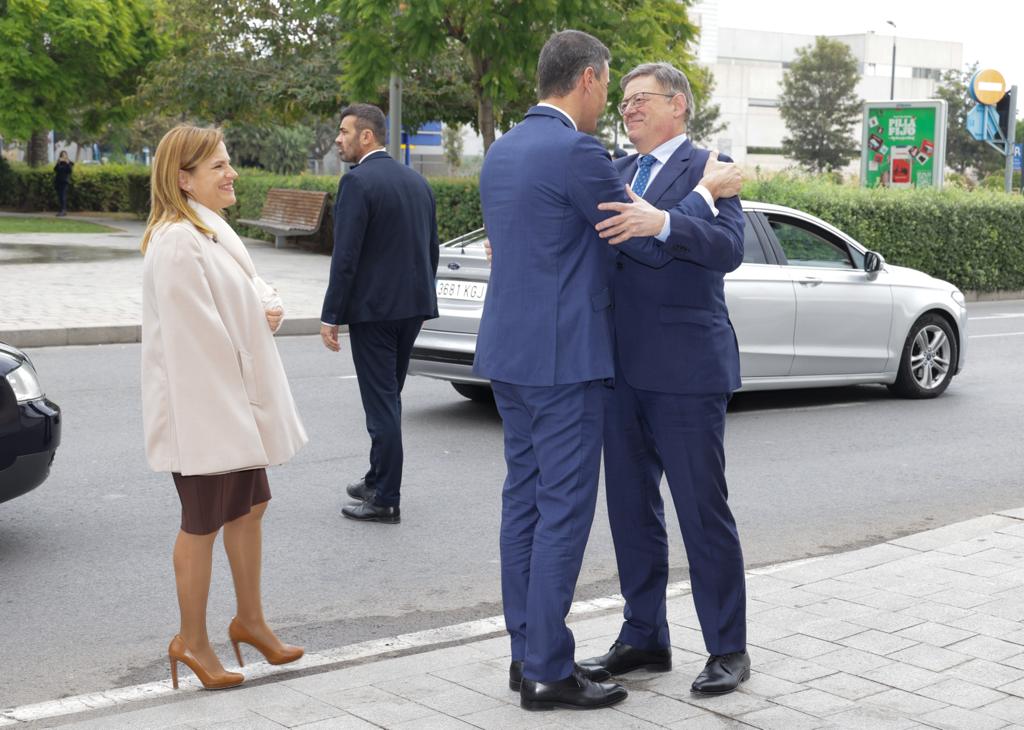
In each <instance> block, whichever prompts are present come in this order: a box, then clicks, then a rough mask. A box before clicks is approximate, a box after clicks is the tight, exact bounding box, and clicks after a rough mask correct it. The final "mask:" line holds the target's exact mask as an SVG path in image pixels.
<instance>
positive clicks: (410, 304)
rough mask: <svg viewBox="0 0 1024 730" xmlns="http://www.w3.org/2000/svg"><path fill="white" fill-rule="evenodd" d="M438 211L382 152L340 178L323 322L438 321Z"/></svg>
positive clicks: (415, 177) (413, 177) (417, 181)
mask: <svg viewBox="0 0 1024 730" xmlns="http://www.w3.org/2000/svg"><path fill="white" fill-rule="evenodd" d="M438 256H439V250H438V240H437V212H436V209H435V204H434V193H433V191H432V190H431V189H430V185H428V184H427V181H426V180H425V179H423V176H422V175H420V174H419V173H418V172H416V171H415V170H413V169H411V168H408V167H406V166H405V165H401V164H399V163H398V162H396V161H395V160H393V159H392V158H391V157H390V156H389V155H388V154H387V153H386V152H384V151H383V150H382V151H380V152H375V153H373V154H372V155H370V156H369V157H367V158H366V159H365V160H363V162H362V163H361V164H359V165H356V166H355V167H353V168H352V169H351V170H350V171H349V172H347V173H346V174H344V175H342V176H341V182H340V183H339V184H338V196H337V199H336V200H335V202H334V252H333V253H332V255H331V277H330V283H329V284H328V286H327V293H326V295H324V306H323V312H322V313H321V315H320V321H321V322H325V323H327V324H350V323H353V322H381V321H386V320H394V319H407V318H410V317H424V318H426V319H430V318H432V317H436V316H437V291H436V287H435V284H434V280H435V276H436V274H437V260H438Z"/></svg>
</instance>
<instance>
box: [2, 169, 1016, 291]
mask: <svg viewBox="0 0 1024 730" xmlns="http://www.w3.org/2000/svg"><path fill="white" fill-rule="evenodd" d="M148 175H149V171H148V168H145V167H141V166H130V165H102V166H100V165H76V166H75V173H74V177H73V179H72V186H71V190H70V194H69V207H70V208H71V209H72V210H96V211H131V212H134V213H136V214H138V215H141V216H144V215H145V214H146V212H147V208H148V203H149V177H148ZM337 184H338V181H337V178H336V177H334V176H315V175H295V176H284V175H271V174H267V173H264V172H261V171H256V170H242V171H241V176H240V177H239V179H238V181H237V182H236V183H235V190H236V192H237V195H238V205H236V206H232V208H230V209H229V210H228V211H227V212H228V217H229V219H230V220H231V221H232V223H234V222H235V221H237V220H238V219H239V218H258V217H259V214H260V210H261V209H262V207H263V201H264V200H265V199H266V196H267V191H268V190H269V189H270V188H272V187H288V188H299V189H303V190H322V191H325V192H327V193H328V194H329V201H330V203H331V205H333V200H334V193H335V191H336V189H337ZM430 185H431V187H432V188H433V189H434V193H435V196H436V198H437V219H438V220H437V222H438V232H439V234H440V236H441V240H447V239H449V238H454V237H455V236H458V235H461V234H463V233H466V232H467V231H470V230H473V229H474V228H478V227H479V226H480V225H482V223H481V221H482V215H481V212H480V197H479V193H478V186H477V181H476V180H474V179H467V178H453V179H448V178H443V179H442V178H435V179H432V180H430ZM743 197H744V198H745V199H747V200H760V201H762V202H766V203H777V204H779V205H788V206H790V207H793V208H798V209H800V210H804V211H807V212H808V213H811V214H812V215H816V216H818V217H819V218H822V219H824V220H826V221H828V222H829V223H831V224H832V225H834V226H836V227H837V228H840V229H841V230H843V231H845V232H846V233H848V234H849V235H851V236H853V237H854V238H855V239H857V240H858V241H860V243H862V244H863V245H865V246H867V247H868V248H870V249H873V250H875V251H878V252H879V253H881V254H882V255H883V256H885V258H886V260H887V261H889V262H890V263H893V264H896V265H900V266H910V267H913V268H915V269H920V270H921V271H925V272H927V273H929V274H932V275H933V276H937V277H939V278H941V279H946V280H948V281H951V282H953V283H954V284H956V285H957V286H959V287H960V288H961V289H967V290H977V291H995V290H1000V289H1003V290H1020V289H1024V198H1021V196H1019V195H1010V196H1007V195H1005V194H1003V193H1000V192H990V191H985V190H974V191H966V190H961V189H957V188H954V187H952V186H950V187H947V188H946V189H945V190H943V191H936V190H892V189H871V190H868V189H863V188H858V187H851V186H843V185H833V184H828V183H826V182H823V181H821V180H814V179H800V178H792V177H788V176H785V175H779V176H776V177H774V178H771V179H766V180H751V181H748V182H747V183H746V184H745V185H744V187H743ZM55 206H56V195H55V193H54V190H53V173H52V170H51V169H49V168H42V169H30V168H28V167H25V166H24V165H17V164H16V165H10V166H8V165H5V164H0V207H9V208H18V209H21V210H53V209H54V208H55ZM327 216H328V219H327V221H326V225H325V226H324V227H323V230H322V231H321V233H320V235H319V236H316V237H312V238H309V239H305V240H304V241H302V244H303V245H304V246H306V247H308V248H313V249H314V250H319V251H329V250H330V247H331V242H330V236H331V228H332V219H331V211H330V209H329V210H328V213H327ZM239 230H240V232H241V233H243V234H246V235H250V236H254V237H257V238H264V239H268V240H269V239H270V238H271V237H270V236H269V235H268V234H266V233H264V232H263V231H262V230H260V229H256V228H249V227H245V226H242V227H240V228H239Z"/></svg>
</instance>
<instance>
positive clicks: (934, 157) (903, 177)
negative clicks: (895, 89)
mask: <svg viewBox="0 0 1024 730" xmlns="http://www.w3.org/2000/svg"><path fill="white" fill-rule="evenodd" d="M945 163H946V102H945V101H942V100H941V99H929V100H927V101H868V102H865V103H864V129H863V134H862V136H861V156H860V180H861V185H863V186H865V187H869V188H875V187H892V188H929V187H936V188H941V187H942V177H943V174H944V172H945V166H946V165H945Z"/></svg>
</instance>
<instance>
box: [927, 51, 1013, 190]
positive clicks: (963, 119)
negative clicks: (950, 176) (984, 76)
mask: <svg viewBox="0 0 1024 730" xmlns="http://www.w3.org/2000/svg"><path fill="white" fill-rule="evenodd" d="M977 70H978V64H977V62H975V63H974V64H972V65H971V67H970V68H968V69H967V70H966V71H953V70H950V71H947V72H946V73H945V74H943V76H942V82H941V83H940V84H939V87H938V88H937V89H936V90H935V98H937V99H943V100H945V102H946V165H947V166H948V167H949V168H950V169H952V170H955V171H957V172H959V173H960V174H964V173H966V172H967V171H968V170H973V171H974V173H975V175H977V177H978V179H981V178H983V177H985V176H986V175H988V174H991V173H994V172H998V171H1001V170H1002V169H1003V166H1004V165H1005V164H1006V163H1005V158H1003V157H1000V156H999V153H998V152H996V151H995V150H994V149H992V148H991V147H989V146H988V145H987V144H985V143H984V142H980V141H978V140H976V139H974V137H972V136H971V135H970V133H969V132H968V131H967V113H968V112H969V111H970V110H971V109H973V108H974V105H975V104H976V103H977V102H975V101H974V99H972V98H971V95H970V92H969V91H968V90H967V89H968V84H969V83H970V81H971V77H972V76H974V74H975V73H976V72H977ZM1018 141H1019V138H1018Z"/></svg>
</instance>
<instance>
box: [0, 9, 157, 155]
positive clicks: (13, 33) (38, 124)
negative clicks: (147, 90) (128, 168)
mask: <svg viewBox="0 0 1024 730" xmlns="http://www.w3.org/2000/svg"><path fill="white" fill-rule="evenodd" d="M154 7H155V6H154V3H152V2H146V1H145V0H17V1H12V2H4V3H2V6H0V99H2V102H0V133H2V134H4V135H5V136H9V137H15V138H19V139H29V138H32V139H33V140H34V142H35V144H33V145H31V146H30V161H32V162H34V163H39V162H41V161H42V160H40V159H38V157H39V145H38V141H39V140H40V139H43V140H45V134H46V132H47V131H48V130H50V129H57V130H61V129H67V128H71V127H75V128H77V129H80V130H82V131H84V132H85V133H97V132H99V131H100V130H101V129H102V128H103V126H104V125H106V124H108V123H110V122H116V121H121V122H124V121H127V120H129V119H130V118H131V116H132V113H133V110H132V105H131V97H132V95H133V94H134V92H135V87H136V83H137V79H138V77H139V76H140V74H141V73H142V71H143V69H144V67H145V65H146V64H147V63H148V62H149V61H150V60H151V59H152V58H154V57H155V56H156V55H157V54H158V53H159V42H158V39H157V35H156V34H155V33H154V23H155V17H154V12H155V11H154ZM44 149H45V148H44Z"/></svg>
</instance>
